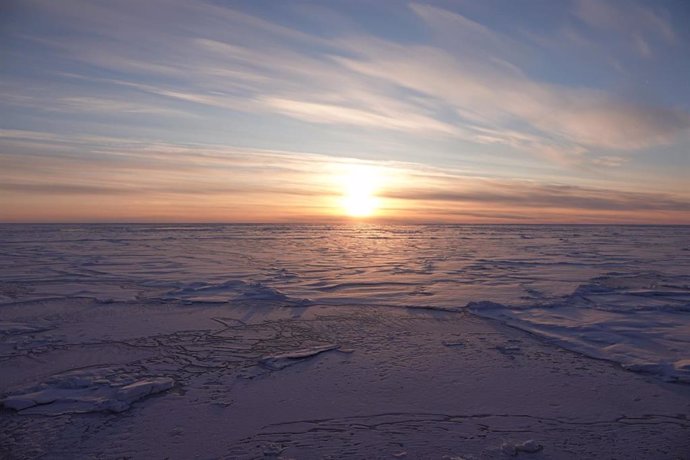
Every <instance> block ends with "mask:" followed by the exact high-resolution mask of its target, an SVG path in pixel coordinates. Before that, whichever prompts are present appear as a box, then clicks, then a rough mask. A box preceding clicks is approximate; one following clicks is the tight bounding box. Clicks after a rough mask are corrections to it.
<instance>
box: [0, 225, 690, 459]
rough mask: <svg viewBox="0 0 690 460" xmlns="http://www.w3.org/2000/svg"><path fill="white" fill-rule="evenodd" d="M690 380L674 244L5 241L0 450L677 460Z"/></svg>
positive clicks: (138, 233)
mask: <svg viewBox="0 0 690 460" xmlns="http://www.w3.org/2000/svg"><path fill="white" fill-rule="evenodd" d="M592 358H596V359H592ZM631 371H633V372H631ZM688 382H690V228H689V227H615V226H611V227H604V226H544V227H529V226H515V227H511V226H373V225H372V226H369V225H361V226H306V225H305V226H299V225H262V226H252V225H235V226H225V225H202V226H199V225H196V226H192V225H180V226H174V227H171V226H163V225H128V226H110V225H94V226H78V225H73V226H67V225H66V226H52V225H45V226H43V225H35V226H32V225H28V226H9V225H8V226H0V401H1V403H2V407H3V409H2V410H0V429H2V432H3V434H5V439H4V440H3V442H2V443H0V457H7V456H9V457H10V458H36V457H41V456H43V457H45V458H75V457H94V458H99V457H113V458H122V457H134V458H164V457H168V458H193V457H195V456H196V457H201V458H262V457H265V456H267V455H268V456H273V457H272V458H300V459H301V458H327V457H332V458H336V457H337V458H396V456H398V458H467V459H469V458H501V456H504V455H506V452H508V451H509V452H508V453H509V454H511V455H512V454H517V455H518V456H519V457H522V456H525V457H526V458H528V456H529V458H535V459H536V458H595V457H598V458H611V457H629V458H633V457H637V458H661V459H663V458H679V457H680V458H682V457H683V455H685V454H686V453H687V452H688V451H690V442H688V439H690V420H689V419H688V415H687V414H689V413H690V385H687V383H688Z"/></svg>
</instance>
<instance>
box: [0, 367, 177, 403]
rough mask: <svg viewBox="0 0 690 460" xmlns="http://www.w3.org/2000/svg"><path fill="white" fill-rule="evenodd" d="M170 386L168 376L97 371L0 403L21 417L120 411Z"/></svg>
mask: <svg viewBox="0 0 690 460" xmlns="http://www.w3.org/2000/svg"><path fill="white" fill-rule="evenodd" d="M174 385H175V381H174V380H173V379H172V378H169V377H139V378H136V377H133V376H128V375H117V374H116V373H114V370H113V369H111V368H101V369H92V370H81V371H72V372H68V373H64V374H61V375H57V376H54V377H52V378H51V379H49V380H48V381H46V382H44V383H42V384H40V385H38V386H34V387H31V388H26V389H22V390H18V391H14V392H12V393H11V394H10V395H8V396H6V397H5V398H4V399H3V400H2V401H0V402H1V403H2V405H3V406H4V407H6V408H8V409H14V410H16V411H19V412H21V413H23V414H44V415H57V414H69V413H86V412H101V411H107V412H123V411H125V410H127V409H129V408H130V406H131V405H132V403H134V402H136V401H138V400H140V399H143V398H145V397H147V396H150V395H154V394H157V393H161V392H163V391H166V390H169V389H170V388H172V387H173V386H174Z"/></svg>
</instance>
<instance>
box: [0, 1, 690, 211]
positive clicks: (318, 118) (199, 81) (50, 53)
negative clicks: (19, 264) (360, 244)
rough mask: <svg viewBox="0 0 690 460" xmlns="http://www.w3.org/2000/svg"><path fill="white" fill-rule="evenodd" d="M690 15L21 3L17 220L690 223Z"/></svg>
mask: <svg viewBox="0 0 690 460" xmlns="http://www.w3.org/2000/svg"><path fill="white" fill-rule="evenodd" d="M689 23H690V3H689V2H687V1H684V0H667V1H661V0H660V1H649V2H636V1H633V0H621V1H604V0H572V1H568V0H559V1H552V0H516V1H510V0H503V1H497V0H496V1H481V2H476V1H469V0H467V1H463V0H458V1H433V2H405V1H394V0H385V1H374V0H369V1H364V0H350V1H345V0H342V1H264V0H251V1H220V0H218V1H214V0H208V1H187V0H169V1H162V0H147V1H146V2H141V1H139V0H118V1H97V0H92V1H78V0H61V1H52V0H21V1H14V0H9V1H7V0H6V1H3V2H2V3H0V222H340V221H344V220H345V221H346V220H352V219H365V220H367V221H373V222H399V223H429V222H448V223H640V224H690V185H689V183H690V181H689V180H688V177H689V176H690V28H688V27H687V24H689ZM348 194H349V195H348ZM353 194H354V195H353ZM360 195H363V196H364V195H366V196H364V198H362V200H365V202H362V203H360V204H361V205H363V206H364V207H367V206H368V207H370V208H372V209H370V210H369V211H371V215H369V216H367V217H362V216H360V217H351V216H348V214H357V212H351V210H350V209H349V208H348V205H347V202H348V199H349V200H352V199H355V200H356V199H358V198H357V197H358V196H360ZM353 197H355V198H353ZM366 200H368V201H366ZM373 209H375V210H373ZM368 213H369V212H362V213H361V214H368Z"/></svg>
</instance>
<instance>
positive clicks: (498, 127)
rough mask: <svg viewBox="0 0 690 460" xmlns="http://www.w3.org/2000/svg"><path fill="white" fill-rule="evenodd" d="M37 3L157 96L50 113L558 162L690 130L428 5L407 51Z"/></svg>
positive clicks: (676, 116)
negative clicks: (190, 115) (293, 126)
mask: <svg viewBox="0 0 690 460" xmlns="http://www.w3.org/2000/svg"><path fill="white" fill-rule="evenodd" d="M35 3H36V5H39V6H40V9H42V10H44V11H46V12H49V13H50V14H51V15H54V17H55V20H56V21H57V22H58V23H59V22H60V21H63V22H67V21H69V22H70V24H71V25H72V27H78V28H79V30H80V32H82V33H83V34H87V35H89V36H90V38H91V39H90V40H83V39H81V38H80V37H75V38H68V37H67V38H66V37H59V38H57V39H51V41H50V42H49V46H50V47H52V48H55V49H57V50H59V51H60V52H61V53H62V54H63V55H64V56H66V57H68V58H70V59H74V60H78V61H80V62H83V63H87V64H89V65H93V66H97V67H100V68H103V69H107V70H108V71H111V72H118V73H121V74H122V73H125V74H126V75H125V76H123V77H121V78H119V79H115V78H111V79H110V83H111V84H112V85H115V86H120V87H129V89H130V90H136V91H140V92H143V93H146V94H149V95H155V96H157V97H159V99H156V100H151V99H150V98H149V100H148V102H147V104H149V105H147V106H139V105H138V104H137V103H134V102H132V101H125V100H116V99H106V100H102V101H98V100H96V98H94V97H93V96H87V95H81V94H78V93H77V94H66V95H64V97H62V98H60V99H59V100H56V101H55V102H54V103H53V104H51V107H50V108H51V109H52V110H63V111H82V110H85V108H88V110H89V111H94V112H96V111H99V110H100V111H102V112H108V111H111V112H112V111H116V112H120V113H126V112H150V113H156V112H158V113H177V111H179V110H180V107H171V105H172V102H182V103H187V104H188V105H187V106H186V107H185V110H187V111H190V112H195V111H196V110H197V109H195V108H194V106H193V105H189V104H198V105H202V106H210V107H217V108H224V109H227V110H234V111H248V112H255V113H267V114H279V115H283V116H287V117H291V118H295V119H299V120H302V121H306V122H309V123H317V124H330V125H343V126H351V127H353V126H354V127H359V128H373V129H379V130H381V129H382V130H392V131H400V132H404V133H408V134H412V135H416V136H426V137H432V136H438V135H442V136H449V137H455V138H458V139H462V140H466V141H469V142H473V143H476V144H478V145H487V144H499V145H503V146H505V147H507V148H512V149H516V150H517V151H518V152H527V153H532V154H536V155H539V156H542V157H545V158H548V159H552V160H555V161H558V162H561V163H564V164H568V163H577V162H579V161H582V159H583V158H584V157H583V156H582V155H581V153H583V152H586V151H598V150H618V151H620V152H625V151H629V150H637V149H643V148H649V147H653V146H658V145H664V144H667V143H669V142H672V141H673V139H674V137H675V136H676V135H677V134H678V133H679V132H681V131H684V130H687V129H688V128H689V127H690V115H688V113H687V112H686V111H685V110H682V109H679V108H673V107H665V106H664V105H661V104H658V105H654V104H651V103H646V104H642V103H638V102H634V101H629V100H623V99H621V98H620V97H617V96H616V95H614V94H611V93H609V92H607V91H606V90H604V89H601V88H586V87H573V86H566V85H559V84H555V83H552V82H546V81H542V80H540V79H538V78H535V77H533V76H531V75H530V71H529V69H528V68H525V63H529V62H531V60H532V58H533V55H534V53H535V50H534V49H533V48H532V45H531V44H530V43H529V42H528V41H524V40H520V39H519V38H516V37H509V36H507V35H505V34H503V33H500V32H497V31H495V30H492V29H490V28H488V27H487V26H485V25H482V24H480V23H478V22H476V21H473V20H471V19H469V18H467V17H465V16H462V15H460V14H458V13H455V12H451V11H447V10H444V9H441V8H438V7H434V6H430V5H425V4H417V3H413V4H411V5H410V6H409V8H410V11H411V13H413V14H414V15H416V16H417V18H418V21H419V25H420V27H422V26H425V27H427V28H428V30H429V31H431V36H430V38H429V39H428V40H427V41H426V42H425V43H416V44H410V43H405V44H402V43H398V42H395V41H392V40H387V39H382V38H378V37H375V36H374V35H367V34H361V33H360V34H358V35H357V36H350V35H348V34H347V32H343V33H341V34H339V35H337V36H334V37H324V36H319V35H316V34H310V33H308V32H304V31H300V30H296V29H294V28H290V27H287V26H284V25H281V24H278V23H276V22H272V21H269V20H266V19H262V18H259V17H255V16H251V15H248V14H246V13H243V12H239V11H236V10H232V9H228V8H223V7H220V6H217V5H214V4H211V3H202V2H198V3H187V2H177V1H173V2H166V3H164V4H161V5H158V3H157V2H153V3H151V4H147V6H142V5H140V4H138V3H137V4H136V5H130V7H128V8H124V7H123V6H122V5H120V4H94V3H90V2H87V3H83V2H79V1H67V2H61V3H60V5H59V6H57V5H56V4H54V3H52V2H43V1H37V2H35ZM574 11H575V13H576V14H577V16H578V17H579V18H580V19H581V20H582V21H583V22H585V23H586V24H588V25H589V26H590V27H598V28H614V29H616V28H617V29H620V30H623V31H635V32H631V33H634V34H636V35H635V37H633V38H635V39H637V41H638V46H640V47H642V48H644V47H648V46H649V45H648V44H647V42H646V41H644V40H646V38H645V37H646V36H647V35H648V34H652V35H655V36H657V37H659V38H660V39H663V40H664V41H665V42H667V43H673V42H674V41H675V40H676V34H675V32H674V30H673V28H672V26H671V25H670V23H669V22H668V21H666V20H665V19H664V18H663V17H662V16H661V15H660V14H659V13H657V12H654V11H651V10H648V9H644V8H642V7H638V6H634V7H630V8H614V7H612V6H611V5H608V4H605V3H602V2H590V1H585V0H582V1H579V2H577V4H576V7H575V10H574ZM189 18H194V20H193V21H189ZM77 21H78V22H77ZM77 23H78V24H79V25H78V26H75V24H77ZM116 23H117V24H118V27H111V25H113V24H116ZM547 38H548V37H547ZM46 43H48V42H46ZM133 43H136V44H137V46H132V44H133ZM154 51H155V52H154ZM100 81H101V83H103V79H102V78H101V79H100ZM79 91H81V90H79ZM113 91H115V90H113ZM68 92H69V91H68ZM115 92H117V91H115ZM12 97H15V100H14V102H15V103H21V101H20V102H17V99H16V96H12V95H7V96H6V99H7V98H12ZM161 98H162V99H161ZM166 100H167V101H168V102H166ZM89 101H91V102H93V103H88V102H89ZM170 101H172V102H170ZM150 104H158V107H157V108H152V107H151V106H150ZM605 163H606V162H600V164H605Z"/></svg>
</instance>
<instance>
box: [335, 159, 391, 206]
mask: <svg viewBox="0 0 690 460" xmlns="http://www.w3.org/2000/svg"><path fill="white" fill-rule="evenodd" d="M380 181H381V178H380V174H379V173H378V171H377V170H376V169H375V168H373V167H370V166H366V165H351V166H350V167H349V168H348V170H347V171H346V173H345V174H344V175H343V176H342V187H343V192H342V193H343V196H342V199H341V205H342V207H343V210H344V211H345V214H347V215H348V216H350V217H369V216H371V215H373V214H374V213H375V212H376V210H377V209H378V207H379V198H378V197H377V196H376V191H377V189H378V187H379V185H380Z"/></svg>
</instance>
